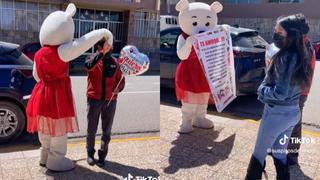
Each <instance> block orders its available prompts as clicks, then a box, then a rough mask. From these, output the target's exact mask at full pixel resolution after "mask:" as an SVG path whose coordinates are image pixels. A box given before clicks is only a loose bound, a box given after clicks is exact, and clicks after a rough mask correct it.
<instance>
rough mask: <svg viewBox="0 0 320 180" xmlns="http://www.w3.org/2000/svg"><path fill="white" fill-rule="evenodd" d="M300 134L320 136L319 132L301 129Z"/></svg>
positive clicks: (253, 121)
mask: <svg viewBox="0 0 320 180" xmlns="http://www.w3.org/2000/svg"><path fill="white" fill-rule="evenodd" d="M244 120H245V121H247V122H249V123H252V124H260V122H258V121H256V120H253V119H244ZM302 134H307V135H311V136H315V137H320V133H319V132H316V131H311V130H306V129H302Z"/></svg>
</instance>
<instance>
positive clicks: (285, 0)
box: [269, 0, 304, 3]
mask: <svg viewBox="0 0 320 180" xmlns="http://www.w3.org/2000/svg"><path fill="white" fill-rule="evenodd" d="M269 2H270V3H303V2H304V0H269Z"/></svg>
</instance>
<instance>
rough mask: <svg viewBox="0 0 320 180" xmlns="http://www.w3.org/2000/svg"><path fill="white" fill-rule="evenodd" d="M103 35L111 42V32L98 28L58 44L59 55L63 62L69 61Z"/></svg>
mask: <svg viewBox="0 0 320 180" xmlns="http://www.w3.org/2000/svg"><path fill="white" fill-rule="evenodd" d="M103 37H104V38H105V39H107V41H108V44H110V45H112V44H113V35H112V33H111V32H110V31H109V30H108V29H98V30H94V31H91V32H89V33H87V34H85V35H83V36H82V37H81V38H78V39H75V40H73V41H71V42H69V43H65V44H62V45H60V46H59V48H58V53H59V57H60V58H61V59H62V60H63V61H65V62H68V61H71V60H73V59H75V58H77V57H79V56H80V55H81V54H83V53H84V52H86V51H87V50H88V49H90V48H91V47H92V46H94V44H95V43H97V42H98V41H99V40H101V39H102V38H103Z"/></svg>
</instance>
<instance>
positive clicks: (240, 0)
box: [225, 0, 261, 4]
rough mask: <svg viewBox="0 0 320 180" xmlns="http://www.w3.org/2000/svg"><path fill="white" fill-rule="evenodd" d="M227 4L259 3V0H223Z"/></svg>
mask: <svg viewBox="0 0 320 180" xmlns="http://www.w3.org/2000/svg"><path fill="white" fill-rule="evenodd" d="M225 2H226V3H227V4H260V3H261V0H225Z"/></svg>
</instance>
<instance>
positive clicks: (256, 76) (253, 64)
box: [160, 27, 268, 95]
mask: <svg viewBox="0 0 320 180" xmlns="http://www.w3.org/2000/svg"><path fill="white" fill-rule="evenodd" d="M230 33H231V38H232V45H233V53H234V68H235V74H236V88H237V95H244V94H252V93H253V94H255V93H256V91H257V88H258V86H259V85H260V83H261V82H262V80H263V78H264V76H265V49H266V46H267V44H268V43H267V42H266V41H265V40H264V39H263V38H262V37H261V36H259V34H258V32H257V31H255V30H252V29H247V28H240V27H230ZM180 34H181V29H180V28H179V27H178V28H170V29H166V30H163V31H161V32H160V77H161V86H162V87H169V88H174V86H175V83H174V79H175V73H176V68H177V65H178V64H179V62H180V60H179V58H178V56H177V54H176V46H177V39H178V36H179V35H180Z"/></svg>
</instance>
